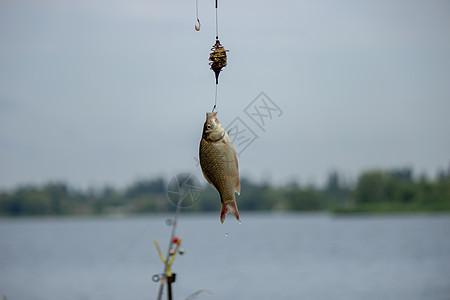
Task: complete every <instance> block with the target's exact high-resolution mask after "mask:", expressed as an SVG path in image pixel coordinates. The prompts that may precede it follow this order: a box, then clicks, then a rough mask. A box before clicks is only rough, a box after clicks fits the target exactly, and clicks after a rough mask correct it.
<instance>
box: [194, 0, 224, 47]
mask: <svg viewBox="0 0 450 300" xmlns="http://www.w3.org/2000/svg"><path fill="white" fill-rule="evenodd" d="M197 1H198V0H197ZM217 1H218V0H216V40H217V39H219V21H218V20H219V19H218V17H217Z"/></svg>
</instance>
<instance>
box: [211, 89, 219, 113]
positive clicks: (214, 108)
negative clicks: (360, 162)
mask: <svg viewBox="0 0 450 300" xmlns="http://www.w3.org/2000/svg"><path fill="white" fill-rule="evenodd" d="M217 86H218V84H216V95H215V97H214V107H213V109H212V112H214V110H216V111H217Z"/></svg>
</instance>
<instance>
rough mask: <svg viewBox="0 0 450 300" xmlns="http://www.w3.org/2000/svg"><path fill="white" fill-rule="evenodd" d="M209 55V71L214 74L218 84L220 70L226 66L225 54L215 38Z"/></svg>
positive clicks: (225, 51)
mask: <svg viewBox="0 0 450 300" xmlns="http://www.w3.org/2000/svg"><path fill="white" fill-rule="evenodd" d="M211 51H212V52H211V54H210V55H209V60H210V61H211V62H210V63H209V65H210V66H211V70H213V71H214V73H215V74H216V84H219V74H220V71H222V68H223V67H225V66H226V65H227V52H228V51H229V50H225V48H224V47H223V46H222V45H221V44H220V41H219V40H218V39H217V37H216V43H215V44H214V45H213V47H212V48H211Z"/></svg>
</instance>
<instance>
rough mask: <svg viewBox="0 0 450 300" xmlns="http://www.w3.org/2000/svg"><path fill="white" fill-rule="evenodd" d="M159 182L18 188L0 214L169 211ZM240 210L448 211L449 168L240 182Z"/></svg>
mask: <svg viewBox="0 0 450 300" xmlns="http://www.w3.org/2000/svg"><path fill="white" fill-rule="evenodd" d="M167 184H168V183H167V182H166V181H165V180H164V179H163V178H154V179H148V180H140V181H137V182H135V183H133V184H131V185H130V186H129V187H127V188H125V189H122V190H120V189H116V188H114V187H111V186H107V187H104V188H102V189H98V190H92V189H91V190H87V191H83V190H79V189H75V188H73V187H70V186H69V185H68V184H66V183H63V182H49V183H47V184H44V185H41V186H34V185H27V186H19V187H17V188H15V189H13V190H11V191H3V192H0V216H25V215H80V214H81V215H86V214H114V213H120V214H138V213H160V212H168V211H173V210H174V209H175V205H174V204H173V203H172V202H171V201H169V198H168V196H167ZM241 186H242V193H241V196H237V202H238V207H239V210H240V211H331V212H336V213H351V212H403V211H411V212H414V211H418V212H419V211H450V168H449V169H448V170H446V171H439V173H438V175H437V176H436V177H435V178H433V179H430V178H428V177H427V176H425V175H421V176H415V175H414V172H413V170H412V169H411V168H401V169H392V170H368V171H365V172H363V173H361V174H360V175H359V176H358V178H357V179H356V181H354V182H349V181H348V180H345V178H344V176H342V175H340V174H339V173H338V172H331V173H330V174H329V175H328V179H327V181H326V183H325V185H324V186H322V187H317V186H315V185H312V184H308V185H301V184H299V183H297V182H292V183H288V184H285V185H279V186H274V185H272V184H270V183H269V182H262V183H257V182H254V181H251V180H250V179H248V178H241ZM184 210H185V211H192V212H211V211H214V212H217V211H219V210H220V200H219V195H218V193H217V192H216V191H215V190H214V189H213V188H212V187H211V186H210V185H205V186H204V187H203V190H202V192H201V193H200V198H199V199H198V201H196V202H195V203H193V205H191V206H190V207H187V208H184Z"/></svg>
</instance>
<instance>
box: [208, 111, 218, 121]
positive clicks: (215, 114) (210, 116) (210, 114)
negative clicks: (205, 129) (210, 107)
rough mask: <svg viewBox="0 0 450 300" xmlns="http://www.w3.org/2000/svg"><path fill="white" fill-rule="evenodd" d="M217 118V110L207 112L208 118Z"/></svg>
mask: <svg viewBox="0 0 450 300" xmlns="http://www.w3.org/2000/svg"><path fill="white" fill-rule="evenodd" d="M212 118H216V119H217V112H207V113H206V120H208V119H212Z"/></svg>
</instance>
